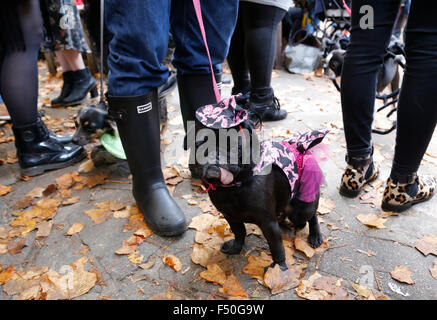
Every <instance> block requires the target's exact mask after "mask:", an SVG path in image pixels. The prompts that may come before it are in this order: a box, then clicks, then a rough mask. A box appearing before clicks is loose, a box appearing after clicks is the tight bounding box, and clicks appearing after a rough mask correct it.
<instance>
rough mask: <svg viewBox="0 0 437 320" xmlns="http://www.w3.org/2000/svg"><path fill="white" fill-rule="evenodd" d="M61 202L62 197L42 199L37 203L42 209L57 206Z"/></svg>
mask: <svg viewBox="0 0 437 320" xmlns="http://www.w3.org/2000/svg"><path fill="white" fill-rule="evenodd" d="M60 204H61V200H60V199H42V200H39V201H38V202H37V203H36V205H37V207H39V208H41V209H52V208H57V207H58V206H59V205H60Z"/></svg>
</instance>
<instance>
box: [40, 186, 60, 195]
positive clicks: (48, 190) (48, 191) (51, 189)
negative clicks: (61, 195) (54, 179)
mask: <svg viewBox="0 0 437 320" xmlns="http://www.w3.org/2000/svg"><path fill="white" fill-rule="evenodd" d="M56 190H58V187H57V186H56V184H49V185H48V186H47V187H46V188H45V189H44V191H43V192H42V195H43V196H44V197H48V196H49V195H51V194H52V193H53V192H55V191H56Z"/></svg>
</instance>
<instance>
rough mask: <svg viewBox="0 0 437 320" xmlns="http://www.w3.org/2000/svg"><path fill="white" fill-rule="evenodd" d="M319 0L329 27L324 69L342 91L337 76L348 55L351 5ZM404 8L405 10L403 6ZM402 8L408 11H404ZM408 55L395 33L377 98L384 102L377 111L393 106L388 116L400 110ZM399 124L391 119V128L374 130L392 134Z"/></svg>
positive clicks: (325, 46)
mask: <svg viewBox="0 0 437 320" xmlns="http://www.w3.org/2000/svg"><path fill="white" fill-rule="evenodd" d="M319 2H320V3H321V6H322V9H323V11H322V13H320V14H321V15H323V16H324V18H325V30H324V35H323V39H322V44H323V51H324V52H323V61H324V62H323V67H324V72H325V74H326V75H328V76H329V78H330V79H331V81H332V82H333V84H334V86H335V87H336V88H337V90H338V91H340V85H339V84H338V82H337V78H338V77H340V76H341V70H342V67H343V62H344V56H345V54H346V50H347V46H348V44H349V41H350V32H349V30H350V9H349V6H348V4H347V1H343V0H320V1H319ZM340 2H342V3H340ZM328 5H329V6H328ZM333 7H334V8H333ZM335 8H337V9H335ZM400 10H402V8H401V9H400ZM400 12H402V13H405V12H404V11H400ZM400 16H401V14H400V15H399V16H398V19H397V20H396V24H399V23H402V19H401V17H400ZM397 27H398V26H397V25H395V28H394V30H396V29H399V28H397ZM400 27H402V26H400ZM404 57H405V53H404V44H403V42H402V41H401V40H400V39H399V38H398V37H395V36H393V37H392V41H391V42H390V44H389V46H388V48H387V49H386V54H385V56H384V59H383V63H382V65H381V67H380V69H379V73H378V80H377V92H376V99H377V100H381V101H382V103H383V105H382V106H380V107H378V108H377V110H376V112H381V111H382V110H386V109H387V108H388V107H391V110H390V111H389V112H388V113H387V114H386V117H387V118H390V117H391V116H392V115H393V114H394V113H395V112H396V111H397V107H396V104H397V102H398V95H399V92H400V72H399V66H400V67H402V68H405V64H404ZM388 87H390V88H389V89H390V92H389V93H384V91H385V89H386V88H388ZM395 128H396V121H394V120H393V121H392V120H391V126H390V127H389V128H387V129H375V128H374V129H372V132H374V133H377V134H388V133H390V132H392V131H393V130H394V129H395Z"/></svg>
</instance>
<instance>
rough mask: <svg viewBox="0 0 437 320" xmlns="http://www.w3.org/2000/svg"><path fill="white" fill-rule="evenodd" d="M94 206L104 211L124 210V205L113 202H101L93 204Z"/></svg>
mask: <svg viewBox="0 0 437 320" xmlns="http://www.w3.org/2000/svg"><path fill="white" fill-rule="evenodd" d="M94 205H95V206H96V207H97V208H99V209H106V210H111V211H119V210H122V209H124V208H126V204H124V203H122V202H117V201H114V200H106V201H103V202H99V203H95V204H94Z"/></svg>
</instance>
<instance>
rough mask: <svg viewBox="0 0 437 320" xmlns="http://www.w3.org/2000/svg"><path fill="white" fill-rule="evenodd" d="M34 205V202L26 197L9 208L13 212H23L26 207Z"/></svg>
mask: <svg viewBox="0 0 437 320" xmlns="http://www.w3.org/2000/svg"><path fill="white" fill-rule="evenodd" d="M34 204H35V200H34V199H33V198H32V197H29V196H26V197H24V198H22V199H20V200H18V201H17V202H15V203H14V205H13V206H12V207H11V209H14V210H23V209H26V208H27V207H30V206H33V205H34Z"/></svg>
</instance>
